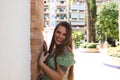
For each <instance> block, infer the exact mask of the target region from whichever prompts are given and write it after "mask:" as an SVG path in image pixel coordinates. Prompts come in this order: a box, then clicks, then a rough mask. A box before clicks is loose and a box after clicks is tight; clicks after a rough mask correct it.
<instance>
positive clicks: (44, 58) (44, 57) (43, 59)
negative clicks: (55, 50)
mask: <svg viewBox="0 0 120 80" xmlns="http://www.w3.org/2000/svg"><path fill="white" fill-rule="evenodd" d="M48 55H49V53H47V54H46V55H45V56H44V52H42V54H41V57H40V61H42V62H44V61H45V60H46V58H47V57H48Z"/></svg>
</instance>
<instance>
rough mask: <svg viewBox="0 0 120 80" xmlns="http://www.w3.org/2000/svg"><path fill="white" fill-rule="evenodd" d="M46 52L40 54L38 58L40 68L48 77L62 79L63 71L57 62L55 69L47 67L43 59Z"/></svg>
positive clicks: (56, 79) (54, 79)
mask: <svg viewBox="0 0 120 80" xmlns="http://www.w3.org/2000/svg"><path fill="white" fill-rule="evenodd" d="M47 56H48V54H47V55H46V56H44V55H42V56H41V58H40V60H39V65H40V67H41V68H42V70H43V71H44V72H45V73H46V74H47V76H48V77H50V78H51V79H52V80H64V76H65V72H64V71H63V70H62V69H61V67H60V66H59V65H58V64H57V71H55V70H53V69H51V68H50V67H48V66H47V65H46V64H45V63H44V61H45V59H46V58H47Z"/></svg>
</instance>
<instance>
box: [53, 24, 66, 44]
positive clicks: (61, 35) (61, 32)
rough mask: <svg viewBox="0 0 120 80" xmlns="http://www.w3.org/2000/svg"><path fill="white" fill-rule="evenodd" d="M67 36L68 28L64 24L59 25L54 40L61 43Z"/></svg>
mask: <svg viewBox="0 0 120 80" xmlns="http://www.w3.org/2000/svg"><path fill="white" fill-rule="evenodd" d="M65 37H66V29H65V27H63V26H59V27H58V28H57V29H56V31H55V35H54V40H55V44H56V45H60V44H62V43H63V41H64V40H65Z"/></svg>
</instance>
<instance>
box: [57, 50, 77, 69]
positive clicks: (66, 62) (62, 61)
mask: <svg viewBox="0 0 120 80" xmlns="http://www.w3.org/2000/svg"><path fill="white" fill-rule="evenodd" d="M56 62H57V63H58V64H59V65H62V66H68V67H69V66H72V65H73V64H75V60H74V58H73V55H72V54H71V53H70V52H66V53H65V52H64V53H62V54H61V55H59V56H58V57H57V58H56Z"/></svg>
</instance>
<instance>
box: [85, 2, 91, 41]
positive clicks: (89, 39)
mask: <svg viewBox="0 0 120 80" xmlns="http://www.w3.org/2000/svg"><path fill="white" fill-rule="evenodd" d="M86 5H87V42H91V37H90V36H91V32H90V31H91V28H90V3H89V1H88V0H86Z"/></svg>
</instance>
